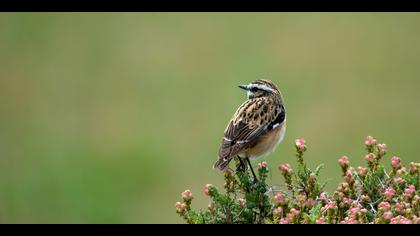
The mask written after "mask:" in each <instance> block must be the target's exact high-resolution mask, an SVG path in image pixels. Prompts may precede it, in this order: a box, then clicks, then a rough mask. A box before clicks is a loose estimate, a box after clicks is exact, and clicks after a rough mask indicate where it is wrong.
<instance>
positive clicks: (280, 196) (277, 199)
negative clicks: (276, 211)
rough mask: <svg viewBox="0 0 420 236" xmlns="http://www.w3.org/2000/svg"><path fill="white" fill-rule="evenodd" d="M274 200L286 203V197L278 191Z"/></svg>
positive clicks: (281, 203)
mask: <svg viewBox="0 0 420 236" xmlns="http://www.w3.org/2000/svg"><path fill="white" fill-rule="evenodd" d="M274 200H275V201H276V202H278V203H280V205H285V204H286V199H285V198H284V197H283V196H282V195H281V194H280V193H277V194H276V195H274Z"/></svg>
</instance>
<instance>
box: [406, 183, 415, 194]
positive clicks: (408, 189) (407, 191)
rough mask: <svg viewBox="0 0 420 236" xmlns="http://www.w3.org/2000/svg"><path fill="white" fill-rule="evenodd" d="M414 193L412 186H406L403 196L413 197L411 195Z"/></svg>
mask: <svg viewBox="0 0 420 236" xmlns="http://www.w3.org/2000/svg"><path fill="white" fill-rule="evenodd" d="M415 191H416V189H415V187H414V185H410V186H408V188H407V189H405V194H407V195H409V196H411V195H413V193H414V192H415Z"/></svg>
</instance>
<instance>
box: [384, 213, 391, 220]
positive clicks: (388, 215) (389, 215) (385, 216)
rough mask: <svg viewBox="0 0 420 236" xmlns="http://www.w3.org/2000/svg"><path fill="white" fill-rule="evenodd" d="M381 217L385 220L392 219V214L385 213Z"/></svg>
mask: <svg viewBox="0 0 420 236" xmlns="http://www.w3.org/2000/svg"><path fill="white" fill-rule="evenodd" d="M383 217H384V218H385V219H387V220H390V219H391V218H392V213H391V212H390V211H386V212H384V214H383Z"/></svg>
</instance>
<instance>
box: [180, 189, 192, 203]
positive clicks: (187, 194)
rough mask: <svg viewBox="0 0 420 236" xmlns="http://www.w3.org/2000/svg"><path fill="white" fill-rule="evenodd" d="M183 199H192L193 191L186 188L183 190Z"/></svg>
mask: <svg viewBox="0 0 420 236" xmlns="http://www.w3.org/2000/svg"><path fill="white" fill-rule="evenodd" d="M181 195H182V199H184V201H190V200H192V199H193V195H192V193H191V191H190V190H185V191H184V192H182V194H181Z"/></svg>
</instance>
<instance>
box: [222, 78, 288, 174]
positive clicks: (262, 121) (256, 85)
mask: <svg viewBox="0 0 420 236" xmlns="http://www.w3.org/2000/svg"><path fill="white" fill-rule="evenodd" d="M239 87H240V88H242V89H244V90H246V91H247V95H248V100H246V101H245V102H244V103H243V104H242V105H241V106H240V107H239V108H238V109H237V110H236V112H235V114H234V115H233V117H232V119H231V120H230V122H229V124H228V126H227V127H226V129H225V132H224V137H223V139H222V143H221V145H220V149H219V155H218V158H219V159H218V160H217V162H216V163H215V164H214V168H218V169H220V170H222V171H225V170H226V169H227V167H228V165H229V163H230V161H231V160H232V159H233V158H234V157H235V156H237V157H238V158H239V161H240V163H241V165H242V166H245V164H244V162H243V160H246V161H247V162H248V165H249V166H250V168H251V171H252V174H253V176H254V180H256V179H257V178H256V176H255V173H254V170H253V169H252V166H251V163H250V159H251V160H252V159H257V158H259V157H263V156H266V155H268V154H270V153H271V152H273V151H274V150H275V148H276V147H277V145H278V144H279V143H280V142H281V141H282V140H283V138H284V134H285V131H286V110H285V107H284V100H283V96H282V94H281V93H280V91H279V90H278V89H277V87H276V85H274V83H273V82H271V81H269V80H256V81H254V82H251V83H250V84H248V85H239Z"/></svg>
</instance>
